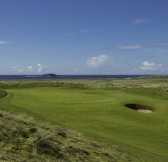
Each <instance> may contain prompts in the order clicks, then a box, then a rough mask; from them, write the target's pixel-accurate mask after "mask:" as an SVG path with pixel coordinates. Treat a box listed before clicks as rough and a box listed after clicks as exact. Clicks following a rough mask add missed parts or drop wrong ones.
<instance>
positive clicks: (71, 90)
mask: <svg viewBox="0 0 168 162" xmlns="http://www.w3.org/2000/svg"><path fill="white" fill-rule="evenodd" d="M35 82H36V84H37V86H35V85H36V84H35ZM44 82H45V81H44ZM44 82H39V83H37V81H32V82H28V81H27V82H26V81H25V82H24V83H23V81H21V82H19V83H17V84H16V81H14V82H10V81H8V83H6V84H4V83H1V87H4V89H5V91H6V92H7V94H8V95H7V96H5V97H3V98H1V100H0V109H1V110H3V111H9V112H12V113H14V114H18V113H25V114H27V115H29V116H32V117H34V118H35V119H36V120H38V121H43V122H49V123H50V124H52V125H57V126H60V127H62V128H66V129H70V130H75V131H78V132H80V133H82V134H84V135H85V136H87V137H89V138H93V139H96V140H98V141H103V142H104V143H106V144H108V145H116V146H117V147H118V149H119V150H120V151H123V152H127V153H128V154H129V155H131V156H133V157H135V158H137V159H139V161H158V162H159V161H167V160H168V120H167V117H168V96H167V94H164V93H163V92H164V90H165V93H167V89H166V86H167V83H168V79H164V80H163V79H150V78H149V79H139V80H136V79H132V80H124V79H123V80H122V79H121V80H112V79H111V80H106V81H101V80H98V81H97V80H88V81H86V80H85V81H84V80H83V81H72V80H70V81H57V84H56V83H55V82H53V83H48V82H52V81H46V83H44ZM60 82H61V83H60ZM72 82H73V83H74V84H73V86H72ZM95 82H96V83H97V85H100V83H101V85H100V86H99V87H98V88H95V87H93V86H95V85H96V84H95ZM102 82H103V83H102ZM137 82H138V83H137ZM151 82H152V83H151ZM161 82H162V84H161V85H165V87H162V88H161V85H160V83H161ZM163 82H164V83H163ZM41 84H42V86H41ZM45 84H46V86H44V85H45ZM107 84H108V85H112V87H107ZM57 85H59V86H57ZM61 85H62V86H61ZM68 85H70V86H68ZM75 85H76V86H75ZM79 85H80V86H81V85H82V86H81V87H80V86H79ZM85 85H87V86H85ZM89 85H90V87H89ZM102 85H106V88H104V87H103V86H102ZM119 85H120V87H119ZM130 85H131V86H132V87H130ZM139 85H141V86H142V88H139V87H138V86H139ZM147 85H150V86H151V87H148V86H147ZM152 85H153V87H152ZM156 85H158V86H156ZM5 86H6V88H5ZM143 86H144V87H145V86H146V87H147V88H144V87H143ZM123 87H124V88H123ZM161 90H162V94H161V93H160V91H161Z"/></svg>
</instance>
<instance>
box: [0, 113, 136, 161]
mask: <svg viewBox="0 0 168 162" xmlns="http://www.w3.org/2000/svg"><path fill="white" fill-rule="evenodd" d="M25 119H26V120H25ZM0 130H1V131H0V161H10V162H12V161H17V162H19V161H29V162H31V161H36V162H38V161H45V162H47V161H48V162H52V161H66V162H67V161H70V162H72V161H74V162H75V161H83V162H84V161H87V162H88V161H91V162H98V161H100V162H101V161H106V162H108V161H109V162H112V161H114V162H117V161H120V162H122V161H123V162H125V161H134V160H133V159H132V158H130V157H129V156H128V155H126V154H123V153H120V152H119V151H117V150H116V149H115V147H108V146H106V145H104V144H102V143H100V142H97V141H94V140H91V139H88V138H85V137H84V136H82V135H80V134H79V133H76V132H72V131H68V130H65V129H61V128H59V127H53V126H50V125H49V124H45V123H41V124H40V123H37V122H35V121H33V120H32V118H28V117H27V116H25V115H20V116H13V115H11V114H9V113H7V112H4V111H0Z"/></svg>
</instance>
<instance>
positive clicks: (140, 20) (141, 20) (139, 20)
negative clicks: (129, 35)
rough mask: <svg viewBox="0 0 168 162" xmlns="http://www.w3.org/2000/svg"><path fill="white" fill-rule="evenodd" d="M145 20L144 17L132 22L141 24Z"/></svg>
mask: <svg viewBox="0 0 168 162" xmlns="http://www.w3.org/2000/svg"><path fill="white" fill-rule="evenodd" d="M145 22H146V19H137V20H135V21H134V24H143V23H145Z"/></svg>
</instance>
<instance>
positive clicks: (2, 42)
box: [0, 41, 11, 45]
mask: <svg viewBox="0 0 168 162" xmlns="http://www.w3.org/2000/svg"><path fill="white" fill-rule="evenodd" d="M10 43H11V42H6V41H0V45H3V44H10Z"/></svg>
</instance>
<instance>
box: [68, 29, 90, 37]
mask: <svg viewBox="0 0 168 162" xmlns="http://www.w3.org/2000/svg"><path fill="white" fill-rule="evenodd" d="M89 32H91V31H90V30H88V29H83V30H79V31H76V32H71V33H68V35H69V36H73V35H78V34H82V33H89Z"/></svg>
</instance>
